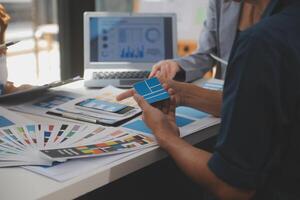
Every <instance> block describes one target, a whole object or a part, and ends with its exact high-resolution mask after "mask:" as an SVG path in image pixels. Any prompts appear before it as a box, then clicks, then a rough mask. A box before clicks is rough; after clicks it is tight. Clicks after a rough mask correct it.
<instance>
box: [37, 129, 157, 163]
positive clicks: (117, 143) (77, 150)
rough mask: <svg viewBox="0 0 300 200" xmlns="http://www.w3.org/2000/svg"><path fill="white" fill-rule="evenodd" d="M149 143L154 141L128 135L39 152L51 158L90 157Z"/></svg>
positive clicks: (141, 136) (140, 136)
mask: <svg viewBox="0 0 300 200" xmlns="http://www.w3.org/2000/svg"><path fill="white" fill-rule="evenodd" d="M151 143H154V141H153V140H152V139H151V138H150V137H147V136H144V135H140V134H138V135H129V136H128V137H124V138H120V139H119V140H113V141H107V142H103V143H98V144H93V145H85V146H78V147H70V148H61V149H50V150H41V152H43V153H44V154H46V155H48V156H49V157H52V158H76V157H92V156H97V155H102V154H103V155H105V154H107V153H114V152H120V153H121V152H122V151H128V150H130V149H132V148H136V147H140V146H143V145H148V144H151Z"/></svg>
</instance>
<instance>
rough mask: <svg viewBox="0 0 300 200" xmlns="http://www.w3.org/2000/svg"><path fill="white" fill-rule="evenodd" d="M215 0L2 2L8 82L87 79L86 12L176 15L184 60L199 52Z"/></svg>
mask: <svg viewBox="0 0 300 200" xmlns="http://www.w3.org/2000/svg"><path fill="white" fill-rule="evenodd" d="M208 1H209V0H185V1H182V0H0V3H2V4H3V5H4V7H5V8H6V10H7V12H8V13H9V14H10V16H11V21H10V24H9V26H8V30H7V32H6V41H15V40H20V41H21V42H19V43H18V44H16V45H14V46H11V47H9V49H8V53H7V67H8V80H10V81H13V82H14V83H15V84H16V85H20V84H25V83H27V84H34V85H41V84H45V83H49V82H52V81H56V80H61V79H67V78H71V77H74V76H76V75H81V76H82V75H83V12H85V11H109V12H113V11H115V12H152V13H164V12H167V13H170V12H172V13H176V14H177V32H178V55H179V56H184V55H186V54H188V53H191V52H193V51H195V49H196V48H197V39H198V37H199V33H200V31H201V27H202V23H203V21H204V19H205V15H206V7H207V4H208Z"/></svg>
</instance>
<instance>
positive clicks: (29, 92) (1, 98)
mask: <svg viewBox="0 0 300 200" xmlns="http://www.w3.org/2000/svg"><path fill="white" fill-rule="evenodd" d="M79 80H82V78H80V77H74V78H71V79H67V80H63V81H55V82H52V83H49V84H45V85H41V86H32V87H31V88H28V89H25V90H20V91H16V92H12V93H8V94H4V95H0V102H7V101H10V100H15V99H16V98H23V97H29V96H33V95H36V94H39V93H44V92H46V91H47V90H48V89H50V88H54V87H58V86H61V85H65V84H68V83H72V82H75V81H79Z"/></svg>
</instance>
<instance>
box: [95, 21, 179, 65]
mask: <svg viewBox="0 0 300 200" xmlns="http://www.w3.org/2000/svg"><path fill="white" fill-rule="evenodd" d="M89 20H90V22H89V25H90V26H89V29H90V30H89V34H90V37H89V38H90V45H89V46H90V51H89V52H90V62H150V63H151V62H156V61H159V60H163V59H168V58H172V57H173V56H174V55H173V49H172V48H166V47H172V43H173V40H172V33H171V30H172V28H170V27H171V26H172V19H171V18H167V17H141V16H139V17H126V16H122V17H118V16H110V17H108V16H106V17H91V18H89Z"/></svg>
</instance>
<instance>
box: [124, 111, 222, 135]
mask: <svg viewBox="0 0 300 200" xmlns="http://www.w3.org/2000/svg"><path fill="white" fill-rule="evenodd" d="M218 123H220V119H219V118H216V117H213V116H212V115H210V114H208V113H205V112H202V111H200V110H196V109H194V108H190V107H185V106H180V107H177V108H176V124H177V126H178V127H179V129H180V133H181V137H184V136H187V135H190V134H192V133H195V132H197V131H200V130H202V129H204V128H207V127H209V126H213V125H216V124H218ZM122 127H123V128H125V129H126V130H127V129H129V130H131V131H137V132H142V133H145V134H152V131H151V129H150V128H149V127H148V126H147V125H146V124H145V122H144V121H143V120H142V119H140V118H138V119H133V120H131V121H130V122H128V123H126V124H124V125H123V126H122Z"/></svg>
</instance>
